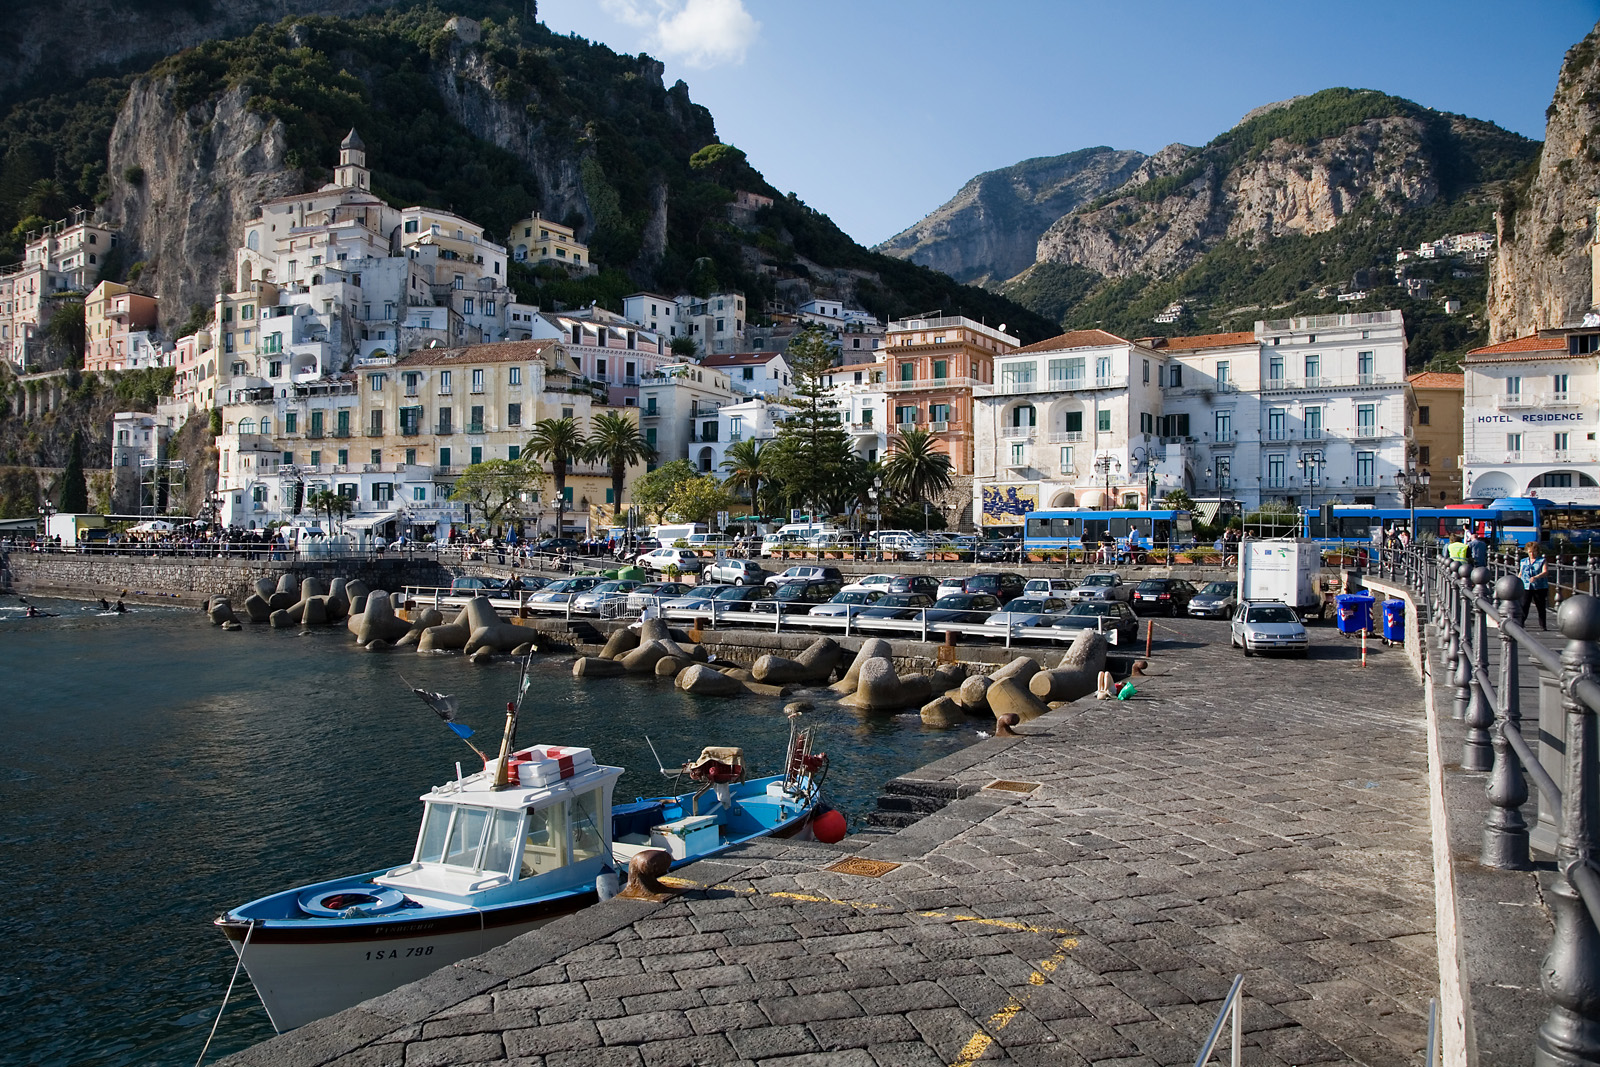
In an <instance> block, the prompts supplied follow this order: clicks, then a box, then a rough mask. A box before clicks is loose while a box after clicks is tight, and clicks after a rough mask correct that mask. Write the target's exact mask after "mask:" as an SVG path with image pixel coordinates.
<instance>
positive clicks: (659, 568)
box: [639, 548, 705, 574]
mask: <svg viewBox="0 0 1600 1067" xmlns="http://www.w3.org/2000/svg"><path fill="white" fill-rule="evenodd" d="M704 565H705V564H704V561H703V560H701V558H700V557H699V556H697V555H695V554H694V552H693V551H692V550H691V549H687V548H658V549H656V550H655V551H654V552H646V553H645V554H644V555H642V556H640V557H639V566H641V567H643V568H644V569H645V570H647V571H650V572H652V573H654V574H665V573H667V568H668V567H674V566H675V567H677V568H678V573H680V574H697V573H699V571H700V568H701V567H702V566H704Z"/></svg>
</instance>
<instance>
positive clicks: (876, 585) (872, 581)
mask: <svg viewBox="0 0 1600 1067" xmlns="http://www.w3.org/2000/svg"><path fill="white" fill-rule="evenodd" d="M894 579H895V575H893V574H869V575H867V576H866V577H865V578H857V579H856V580H855V581H853V582H848V583H846V585H845V587H844V588H845V592H850V591H851V590H854V589H876V590H877V591H878V592H880V593H884V592H888V590H889V583H890V582H892V581H894Z"/></svg>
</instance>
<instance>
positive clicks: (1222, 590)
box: [1189, 582, 1239, 619]
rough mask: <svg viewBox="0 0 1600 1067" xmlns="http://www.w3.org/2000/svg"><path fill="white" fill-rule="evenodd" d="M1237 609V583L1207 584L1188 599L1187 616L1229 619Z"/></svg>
mask: <svg viewBox="0 0 1600 1067" xmlns="http://www.w3.org/2000/svg"><path fill="white" fill-rule="evenodd" d="M1238 607H1239V583H1238V582H1207V583H1206V585H1205V588H1203V589H1201V590H1200V591H1199V592H1198V593H1196V594H1195V595H1194V596H1193V597H1191V598H1190V599H1189V614H1190V615H1194V616H1197V617H1198V616H1211V617H1218V618H1224V619H1226V618H1230V617H1231V616H1232V615H1233V613H1234V612H1235V611H1236V610H1238Z"/></svg>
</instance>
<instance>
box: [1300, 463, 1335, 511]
mask: <svg viewBox="0 0 1600 1067" xmlns="http://www.w3.org/2000/svg"><path fill="white" fill-rule="evenodd" d="M1299 465H1300V477H1301V479H1302V480H1303V481H1304V482H1305V486H1306V504H1307V506H1308V507H1316V506H1317V488H1318V487H1319V486H1321V485H1322V471H1323V468H1324V467H1326V466H1327V465H1328V463H1327V460H1326V459H1325V458H1324V457H1323V455H1322V452H1321V450H1318V451H1316V452H1303V453H1301V454H1300V459H1299Z"/></svg>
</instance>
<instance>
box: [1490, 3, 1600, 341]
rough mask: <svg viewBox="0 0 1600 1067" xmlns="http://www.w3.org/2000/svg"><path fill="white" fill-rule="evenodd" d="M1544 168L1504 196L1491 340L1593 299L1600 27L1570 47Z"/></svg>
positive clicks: (1575, 318)
mask: <svg viewBox="0 0 1600 1067" xmlns="http://www.w3.org/2000/svg"><path fill="white" fill-rule="evenodd" d="M1545 114H1546V116H1547V119H1546V122H1545V129H1544V148H1543V150H1542V151H1541V152H1540V154H1539V166H1538V170H1537V172H1536V173H1535V174H1534V175H1533V176H1532V178H1531V179H1530V180H1529V181H1527V182H1526V183H1525V184H1522V185H1518V186H1514V187H1513V188H1511V189H1510V190H1509V191H1508V195H1506V196H1504V197H1502V199H1501V204H1500V211H1499V212H1498V213H1497V215H1496V217H1495V226H1496V230H1497V233H1496V236H1497V237H1498V239H1499V240H1498V245H1497V247H1496V250H1495V258H1494V261H1493V263H1492V264H1491V266H1490V270H1489V306H1488V314H1489V341H1490V343H1492V344H1493V343H1498V342H1500V341H1509V340H1512V339H1514V338H1517V337H1522V336H1524V335H1526V334H1530V333H1533V332H1534V331H1535V330H1538V329H1540V328H1542V327H1548V326H1562V325H1571V324H1573V323H1576V322H1579V321H1581V320H1582V319H1583V316H1584V313H1585V312H1587V311H1588V310H1589V309H1590V307H1591V306H1592V305H1593V303H1594V300H1595V295H1596V294H1595V293H1594V292H1593V278H1594V269H1593V261H1592V256H1591V253H1590V243H1591V242H1592V241H1593V240H1594V236H1595V235H1594V220H1595V190H1596V189H1600V26H1597V27H1596V28H1595V30H1593V31H1591V32H1590V34H1589V35H1588V36H1587V37H1585V38H1584V39H1583V40H1582V41H1579V42H1578V43H1577V44H1575V45H1573V46H1572V48H1571V49H1569V50H1568V51H1567V57H1566V61H1565V62H1564V63H1563V64H1562V66H1561V75H1560V77H1559V78H1558V79H1557V81H1556V91H1555V96H1554V98H1553V99H1552V100H1551V101H1550V108H1549V110H1548V111H1546V112H1545Z"/></svg>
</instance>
